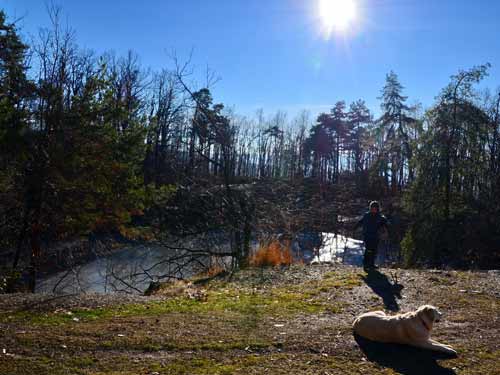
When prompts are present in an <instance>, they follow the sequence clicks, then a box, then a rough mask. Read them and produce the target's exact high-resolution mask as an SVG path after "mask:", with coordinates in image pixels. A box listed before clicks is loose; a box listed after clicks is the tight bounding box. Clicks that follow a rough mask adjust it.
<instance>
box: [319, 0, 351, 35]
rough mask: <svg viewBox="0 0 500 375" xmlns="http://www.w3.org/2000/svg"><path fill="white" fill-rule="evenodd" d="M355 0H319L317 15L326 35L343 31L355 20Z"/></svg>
mask: <svg viewBox="0 0 500 375" xmlns="http://www.w3.org/2000/svg"><path fill="white" fill-rule="evenodd" d="M356 14H357V4H356V0H319V16H320V18H321V23H322V26H323V29H324V31H325V33H326V35H327V36H329V35H330V34H331V33H332V32H334V31H335V32H339V33H344V32H346V31H348V30H349V28H350V27H351V26H352V25H353V22H354V21H355V20H356Z"/></svg>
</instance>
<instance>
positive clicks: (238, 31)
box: [0, 0, 500, 116]
mask: <svg viewBox="0 0 500 375" xmlns="http://www.w3.org/2000/svg"><path fill="white" fill-rule="evenodd" d="M317 1H318V0H183V1H177V0H143V1H135V0H120V1H118V0H99V1H97V0H85V1H81V0H60V1H59V2H57V1H55V3H56V4H59V5H61V6H62V7H63V11H64V17H65V18H66V19H67V20H68V22H69V23H70V24H71V26H72V27H73V28H74V29H75V30H76V32H77V39H78V42H79V44H80V45H81V46H84V47H86V48H90V49H93V50H95V51H96V52H104V51H107V50H114V51H115V52H116V53H117V54H121V53H125V52H126V51H127V50H128V49H132V50H134V51H136V52H137V53H138V54H139V56H140V58H141V62H142V64H143V65H144V66H147V67H151V68H152V69H159V68H161V67H167V68H168V67H171V66H172V62H171V60H170V59H169V57H168V53H167V51H172V50H175V51H176V52H177V54H178V55H179V56H180V57H181V58H182V57H187V56H188V55H189V53H190V51H191V50H193V51H194V54H193V59H192V61H193V65H194V68H195V69H196V71H197V72H198V73H199V74H200V77H202V76H203V74H204V72H205V70H206V68H207V66H208V67H209V68H210V69H212V70H214V71H216V72H217V74H218V75H219V76H220V77H221V80H220V81H219V82H218V83H217V85H216V87H215V88H214V97H215V100H216V101H217V102H223V103H224V104H225V105H227V106H234V108H235V110H236V112H238V113H241V114H246V115H252V114H253V113H254V112H255V110H256V109H258V108H263V109H264V111H265V112H266V113H270V112H274V111H276V110H278V109H282V110H285V111H287V112H289V114H290V116H293V115H294V114H296V113H297V112H298V111H300V110H302V109H308V110H310V111H311V112H312V113H313V114H316V113H318V112H319V111H326V110H328V108H329V107H331V105H332V104H333V103H335V102H336V101H337V100H342V99H343V100H346V101H347V102H350V101H353V100H356V99H358V98H362V99H365V100H366V102H367V103H368V105H369V107H370V108H371V109H372V110H375V111H378V108H379V101H378V100H377V97H378V96H379V92H380V89H381V87H382V85H383V84H384V79H385V74H386V73H387V72H388V71H389V70H391V69H392V70H394V71H395V72H396V73H397V74H398V75H399V77H400V80H401V82H402V84H403V85H404V86H405V92H406V94H407V95H408V96H409V102H410V103H412V102H413V101H416V100H419V101H421V102H422V103H423V104H424V106H430V105H431V104H432V103H433V101H434V98H435V96H436V95H437V94H438V93H439V91H440V89H441V88H442V87H444V86H445V85H446V84H447V82H448V80H449V76H450V75H451V74H454V73H455V72H456V71H457V70H458V69H465V68H469V67H471V66H473V65H478V64H482V63H485V62H490V63H491V64H492V68H491V70H490V77H489V78H488V79H487V80H486V81H485V83H484V84H485V85H486V86H489V87H491V88H492V89H496V88H497V87H498V86H500V38H499V36H500V22H499V21H498V17H499V16H500V1H498V0H474V1H473V0H357V3H358V9H359V14H358V16H357V19H356V23H355V25H354V30H351V31H350V32H348V33H346V34H335V35H333V36H332V37H331V38H330V39H326V38H325V37H324V35H322V33H321V32H320V30H321V27H320V20H319V19H318V14H317V13H318V12H317V8H318V7H317ZM45 4H46V2H45V1H43V0H0V7H1V8H3V9H4V10H5V11H6V12H7V14H8V15H9V17H10V19H14V18H17V17H23V19H22V20H21V22H20V26H21V28H22V30H23V33H24V34H25V35H26V36H28V35H31V34H36V32H37V29H38V28H39V27H45V26H48V24H49V19H48V16H47V12H46V5H45ZM201 81H202V80H201V78H200V82H201Z"/></svg>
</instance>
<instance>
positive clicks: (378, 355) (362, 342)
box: [354, 334, 456, 375]
mask: <svg viewBox="0 0 500 375" xmlns="http://www.w3.org/2000/svg"><path fill="white" fill-rule="evenodd" d="M354 339H355V340H356V342H357V343H358V345H359V347H360V348H361V351H362V352H363V353H364V355H365V356H366V358H368V360H369V361H371V362H375V363H377V364H379V365H381V366H384V367H389V368H392V369H393V370H394V371H397V372H398V373H401V374H404V375H454V374H456V372H455V371H454V370H452V369H449V368H445V367H441V366H440V365H439V364H438V363H437V360H438V359H451V358H454V357H453V356H450V355H447V354H445V353H439V352H434V351H430V350H425V349H420V348H415V347H412V346H407V345H398V344H383V343H378V342H374V341H370V340H368V339H365V338H363V337H361V336H359V335H356V334H354Z"/></svg>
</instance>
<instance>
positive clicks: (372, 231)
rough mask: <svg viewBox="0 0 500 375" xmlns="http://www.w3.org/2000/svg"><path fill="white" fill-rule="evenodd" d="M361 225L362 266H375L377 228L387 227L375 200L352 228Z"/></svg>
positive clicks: (377, 239)
mask: <svg viewBox="0 0 500 375" xmlns="http://www.w3.org/2000/svg"><path fill="white" fill-rule="evenodd" d="M359 226H363V240H364V242H365V254H364V257H363V268H364V269H365V270H367V269H373V268H375V258H376V257H377V249H378V242H379V230H380V229H381V228H382V227H384V228H385V229H387V219H386V218H385V216H383V215H381V214H380V205H379V203H378V202H377V201H372V202H370V210H369V211H368V212H367V213H365V214H364V215H363V218H362V219H361V220H360V221H358V222H357V223H356V225H355V226H354V230H356V229H357V228H358V227H359Z"/></svg>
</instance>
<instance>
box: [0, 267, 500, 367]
mask: <svg viewBox="0 0 500 375" xmlns="http://www.w3.org/2000/svg"><path fill="white" fill-rule="evenodd" d="M259 275H260V276H259ZM262 275H264V278H262ZM363 275H364V274H363V273H362V272H360V271H359V270H358V269H353V268H347V267H346V268H328V267H324V268H305V267H304V268H300V267H296V268H293V267H292V268H290V269H289V270H288V271H287V270H285V271H282V272H278V271H274V270H271V269H269V270H264V271H263V272H262V271H257V272H256V271H255V270H252V269H250V270H247V271H242V272H241V273H240V274H238V275H236V276H235V277H234V279H233V281H231V282H229V281H228V280H221V279H216V280H213V281H211V282H210V283H209V284H208V285H204V286H203V287H197V288H199V289H200V290H199V291H200V297H199V298H190V297H188V296H187V295H186V293H184V292H183V291H182V290H177V289H176V292H175V293H170V294H168V293H167V294H168V295H169V297H168V298H166V299H164V300H158V299H151V300H150V301H148V302H144V303H134V304H127V305H122V306H113V305H110V306H107V307H100V308H95V309H89V308H86V309H84V308H74V309H71V311H70V312H68V310H66V309H64V308H57V309H54V311H48V312H37V311H17V312H12V311H11V312H3V313H0V350H1V349H2V346H4V347H5V348H7V350H8V354H10V353H12V354H13V355H12V356H10V355H2V354H1V353H0V374H2V375H3V374H6V375H7V374H8V375H10V374H35V375H39V374H54V375H60V374H61V375H62V374H82V375H90V374H92V375H95V374H99V375H110V374H141V375H142V374H143V375H146V374H147V375H151V374H153V373H157V374H169V375H170V374H173V375H175V374H190V375H191V374H245V375H246V374H264V373H269V374H287V375H290V374H347V375H352V374H398V373H404V372H399V371H400V370H398V369H397V368H391V367H390V366H389V367H388V366H386V365H380V364H377V363H375V362H370V361H367V360H366V359H364V354H363V353H362V352H361V351H360V350H359V349H358V348H357V347H356V344H355V343H354V341H353V337H352V330H351V322H352V319H353V317H354V316H355V315H356V314H358V313H360V312H363V311H368V310H370V309H372V308H373V307H374V306H378V308H380V307H381V305H382V307H383V303H382V300H381V299H380V297H379V296H377V295H376V294H375V293H374V292H373V291H372V290H371V289H370V288H368V287H367V286H366V285H365V284H364V282H363V278H362V277H363ZM430 277H434V276H433V275H427V274H426V273H425V272H409V273H408V276H407V279H406V280H405V279H404V277H402V280H401V282H402V283H404V284H405V285H406V287H405V289H404V294H405V299H403V300H402V301H400V303H409V305H408V306H411V307H413V306H414V305H415V304H418V303H420V302H421V301H426V302H427V301H430V302H433V303H436V304H438V305H439V306H440V307H442V308H443V309H444V310H445V311H446V312H447V313H448V314H447V315H446V321H447V324H448V325H444V326H443V325H438V327H437V332H436V336H437V339H439V340H442V341H444V342H449V343H451V344H452V345H454V346H455V347H456V348H457V349H458V351H459V352H460V353H461V356H460V357H459V358H457V359H455V360H452V361H446V362H443V363H442V365H443V366H445V367H448V368H452V367H454V368H455V370H454V371H455V372H456V373H457V374H495V371H496V369H497V368H498V367H499V363H500V362H499V359H498V358H499V357H500V352H499V350H498V341H497V337H498V333H499V332H498V330H499V327H498V322H497V321H495V320H493V319H492V317H495V316H498V300H497V299H496V298H495V297H492V295H491V294H487V293H479V294H464V293H461V292H460V290H461V289H474V290H475V289H479V288H480V285H481V284H480V282H483V280H481V279H480V275H475V274H468V275H467V277H465V276H463V275H462V274H461V273H453V275H452V276H450V277H446V280H447V281H448V282H447V283H441V282H438V281H436V280H429V278H430ZM252 278H253V279H252ZM262 280H264V281H262ZM290 280H292V281H290ZM427 281H430V283H427ZM418 282H424V283H425V285H428V287H427V288H422V287H421V286H419V285H417V283H418ZM170 287H171V286H165V288H170ZM172 288H174V287H173V286H172ZM495 314H496V315H495ZM75 318H76V319H75ZM476 318H477V319H476ZM471 320H472V323H471ZM454 325H459V327H460V328H454V327H455V326H454Z"/></svg>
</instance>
